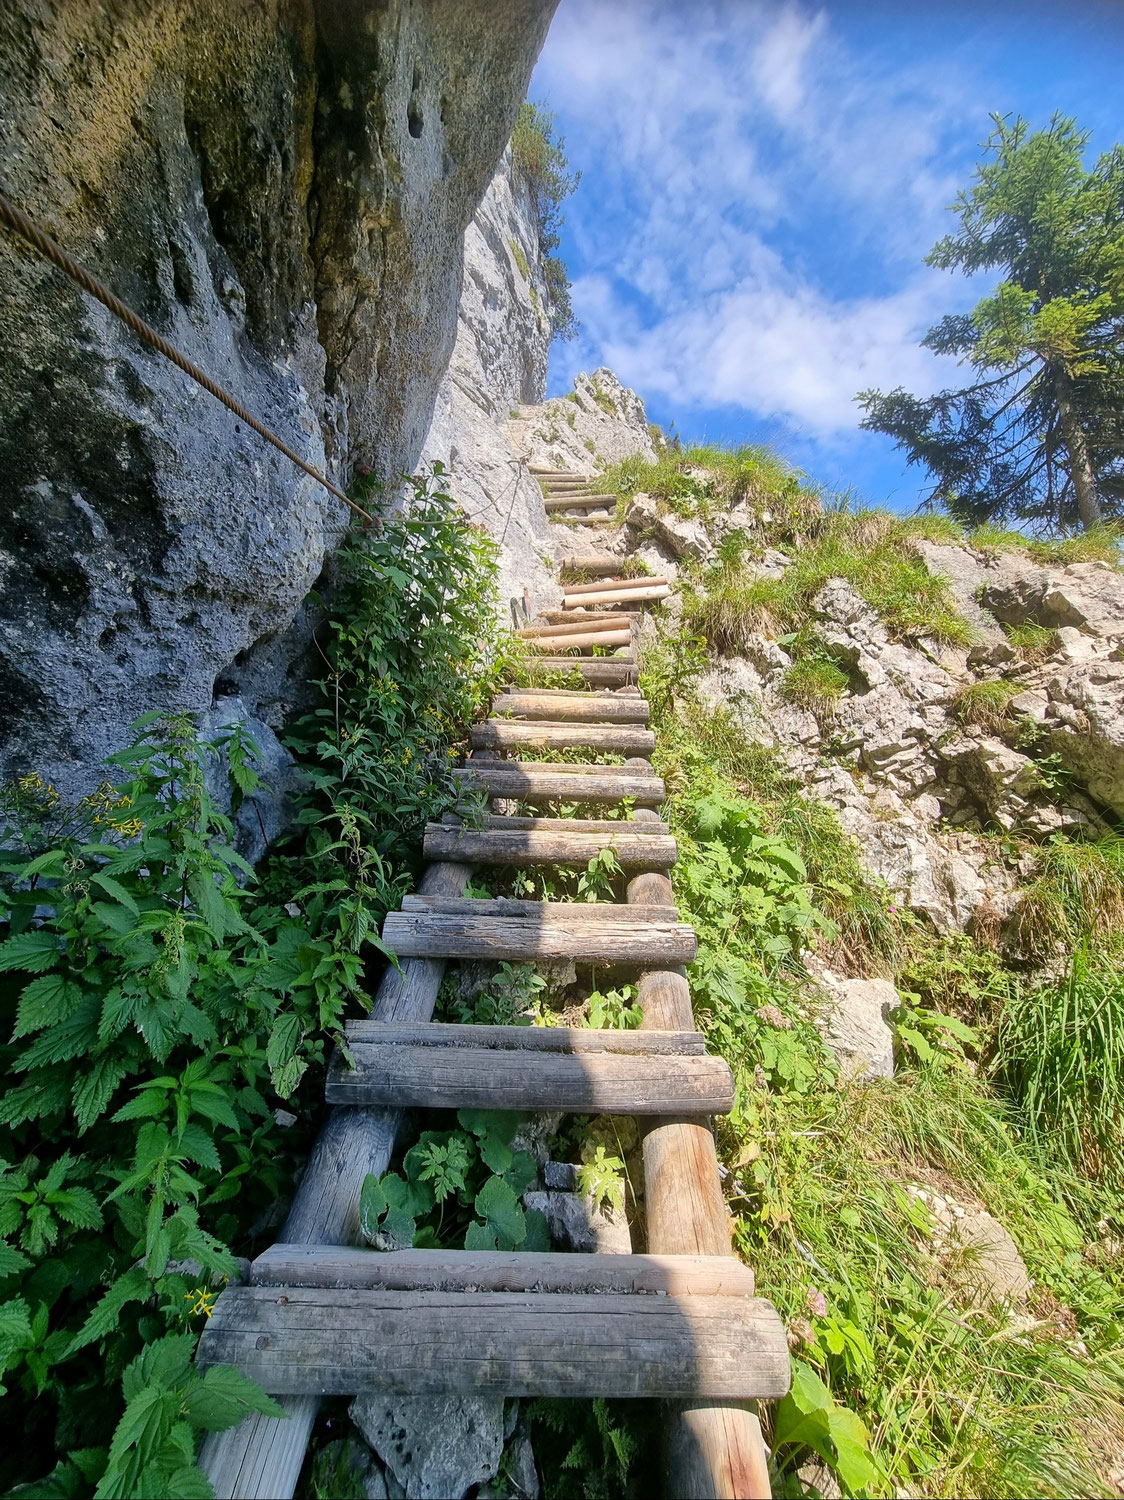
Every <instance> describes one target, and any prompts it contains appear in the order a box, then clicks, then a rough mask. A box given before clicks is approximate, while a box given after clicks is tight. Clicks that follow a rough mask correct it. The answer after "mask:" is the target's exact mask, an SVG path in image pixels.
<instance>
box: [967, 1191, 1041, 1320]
mask: <svg viewBox="0 0 1124 1500" xmlns="http://www.w3.org/2000/svg"><path fill="white" fill-rule="evenodd" d="M949 1245H950V1249H951V1251H952V1263H951V1264H950V1266H949V1271H948V1275H949V1279H950V1281H951V1282H952V1283H953V1285H954V1286H955V1287H956V1288H957V1290H958V1291H959V1293H960V1295H961V1296H962V1297H963V1298H964V1299H965V1300H966V1301H967V1302H968V1304H969V1305H970V1306H972V1307H988V1306H991V1305H994V1304H996V1303H998V1304H1000V1305H1003V1306H1007V1307H1017V1306H1019V1305H1021V1304H1023V1303H1025V1302H1026V1299H1027V1296H1028V1295H1029V1293H1030V1290H1031V1280H1030V1276H1029V1274H1028V1272H1027V1269H1026V1265H1025V1263H1024V1261H1023V1258H1022V1256H1021V1255H1020V1254H1019V1248H1018V1246H1017V1245H1016V1244H1015V1242H1014V1240H1013V1239H1012V1238H1011V1236H1010V1235H1009V1234H1008V1233H1007V1230H1006V1229H1005V1228H1004V1227H1003V1225H1002V1224H1001V1223H1000V1222H999V1220H998V1219H995V1218H993V1217H992V1216H991V1214H989V1213H987V1212H986V1211H984V1210H980V1211H978V1212H973V1213H966V1214H964V1215H963V1217H959V1216H958V1217H956V1218H954V1220H953V1225H952V1233H951V1235H950V1237H949Z"/></svg>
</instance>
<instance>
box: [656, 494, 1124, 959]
mask: <svg viewBox="0 0 1124 1500" xmlns="http://www.w3.org/2000/svg"><path fill="white" fill-rule="evenodd" d="M663 520H664V521H666V518H663ZM648 534H649V536H653V537H654V540H655V545H656V546H657V547H660V546H661V545H662V547H663V548H665V549H666V551H667V553H668V554H670V556H671V557H672V558H674V556H675V555H677V554H676V549H675V548H674V546H672V545H671V544H670V543H669V542H668V541H667V540H666V539H663V538H661V535H660V532H659V530H658V529H657V528H654V527H653V528H650V530H649V533H648ZM650 544H651V543H650ZM712 548H713V539H711V540H710V543H709V546H708V549H707V555H709V553H710V550H711V549H712ZM919 550H920V551H921V552H922V554H923V556H924V557H925V560H926V562H927V563H928V565H929V567H930V569H931V570H933V571H935V572H940V573H941V574H942V575H943V576H944V577H946V578H947V579H948V580H949V581H950V584H951V586H952V588H953V592H954V594H955V595H956V598H957V603H958V605H959V607H960V608H961V610H962V612H963V613H964V614H965V616H966V617H967V618H968V619H969V620H970V621H972V623H973V625H974V627H975V629H976V633H977V637H978V643H977V644H976V645H975V646H974V647H973V648H972V650H971V651H970V652H969V651H963V650H961V651H945V652H941V651H939V650H938V649H937V648H935V647H934V646H932V645H930V644H929V643H926V642H912V643H911V642H902V641H897V640H894V639H893V638H892V636H891V634H890V631H889V630H888V629H887V627H886V625H885V624H884V623H883V622H882V621H881V620H880V619H879V618H878V616H877V614H876V613H875V611H874V610H872V609H871V608H870V606H869V605H867V604H866V603H865V601H864V600H863V599H862V598H861V597H860V596H859V595H858V594H857V593H856V591H855V590H854V589H853V588H852V586H851V585H850V584H849V583H847V582H845V581H844V580H843V579H835V580H832V581H831V582H829V583H828V584H827V585H826V586H825V587H824V588H823V589H822V590H821V591H820V593H819V594H818V595H817V596H816V598H815V599H814V600H813V609H814V612H815V616H816V629H817V634H818V635H819V637H820V639H821V640H822V642H823V643H824V645H825V646H826V648H827V649H828V651H829V652H830V653H831V655H832V657H833V659H834V660H835V662H836V663H837V664H838V665H839V666H840V667H841V668H842V669H843V670H844V672H845V673H846V675H847V678H848V688H847V691H846V692H844V694H843V695H842V697H841V698H839V699H838V700H837V701H836V702H834V703H832V704H831V705H830V708H829V709H828V710H827V711H826V712H821V713H819V714H817V713H814V712H812V711H811V710H810V709H807V708H803V707H800V706H798V705H795V704H793V703H791V702H790V701H788V699H787V697H786V694H785V677H786V673H787V671H788V669H789V667H790V666H791V664H792V657H791V656H790V654H789V653H788V651H786V649H785V648H784V647H783V646H782V645H781V644H780V643H779V642H777V641H775V640H772V639H770V638H769V637H768V636H766V635H764V634H760V635H756V636H752V637H751V638H750V640H749V641H748V643H747V645H746V647H745V650H744V652H743V653H742V654H741V655H740V656H738V657H733V658H728V659H723V660H719V661H718V662H717V663H716V664H715V665H714V667H713V668H712V669H711V671H710V672H709V673H708V674H707V675H706V676H705V677H704V679H703V683H702V687H703V691H704V695H705V696H707V697H708V698H709V699H710V700H711V701H712V702H715V703H719V702H721V703H724V704H726V705H727V706H728V707H729V708H730V709H731V711H732V712H733V713H734V714H735V715H737V716H738V717H739V718H740V719H741V721H742V722H743V723H744V725H745V728H746V732H747V734H752V735H753V736H754V737H755V738H756V739H758V740H761V741H763V742H765V743H768V744H771V745H774V746H776V747H777V749H778V750H779V751H780V752H781V754H782V755H783V757H784V759H785V760H786V762H787V763H788V765H789V766H790V768H791V769H792V770H793V771H794V772H795V773H796V774H797V775H798V776H800V777H801V778H803V779H805V780H806V781H807V782H808V784H809V785H810V787H811V788H812V790H813V791H814V792H815V794H816V795H817V796H819V797H820V798H821V799H822V800H823V801H825V802H827V803H828V804H829V805H830V806H831V807H832V808H833V810H834V811H835V812H836V813H837V814H838V816H839V820H840V822H841V823H842V825H843V827H844V829H845V830H846V831H847V832H848V833H851V834H852V835H853V836H854V837H855V838H856V839H857V840H858V842H859V844H860V846H861V848H862V850H863V853H864V855H865V858H866V862H867V865H868V867H869V868H870V869H871V871H872V872H873V873H874V874H876V875H877V876H879V877H881V878H882V879H883V880H884V881H885V882H886V885H887V886H888V888H889V890H890V892H891V893H892V895H893V896H894V897H895V898H897V899H899V900H900V901H901V902H902V904H903V905H907V906H909V907H910V908H912V909H913V910H914V911H916V912H918V913H919V914H921V915H924V916H925V917H927V918H928V919H929V921H930V922H931V923H932V924H933V926H934V927H935V928H936V930H937V931H939V932H946V933H947V932H953V931H957V930H963V929H964V928H966V927H968V926H970V925H971V923H972V921H973V917H974V913H975V912H976V911H977V909H979V908H980V907H981V906H984V905H985V904H986V909H987V911H988V914H989V918H990V919H992V920H994V918H995V917H996V916H999V917H1005V916H1006V915H1007V914H1008V913H1009V911H1010V910H1011V907H1012V904H1013V892H1014V888H1015V885H1016V881H1017V876H1018V872H1017V871H1014V870H1012V869H1010V868H1008V867H1007V865H1006V864H1005V863H1004V861H1003V859H1002V858H1001V857H1000V854H999V853H998V851H997V850H996V847H995V844H994V841H992V840H990V839H988V838H987V837H985V836H984V835H985V834H986V832H987V831H988V830H994V829H996V828H999V829H1005V830H1008V831H1013V832H1017V833H1021V834H1026V835H1030V836H1034V837H1039V838H1041V837H1044V836H1047V835H1049V834H1052V833H1056V832H1066V831H1072V830H1074V829H1080V828H1092V829H1094V830H1097V829H1101V828H1103V827H1105V826H1106V820H1108V819H1110V818H1111V817H1112V816H1113V815H1119V814H1120V813H1121V811H1124V660H1122V659H1121V656H1122V651H1124V575H1121V574H1120V573H1118V572H1116V571H1115V570H1113V569H1111V568H1108V567H1107V566H1105V565H1103V564H1088V563H1084V564H1074V565H1071V566H1069V567H1028V566H1027V564H1026V560H1025V558H1022V559H1021V560H1020V559H1018V558H1015V557H1013V556H1012V555H1010V554H999V556H998V557H997V558H994V559H990V558H988V557H986V556H985V555H982V554H977V553H974V552H972V551H970V550H969V549H967V548H963V547H936V546H933V545H931V544H927V543H921V544H920V548H919ZM678 555H681V553H680V554H678ZM754 566H755V567H756V568H757V570H758V571H759V572H760V573H762V574H771V575H772V576H775V575H776V573H777V572H778V571H781V570H783V569H784V568H785V567H787V566H789V559H788V558H787V557H786V556H785V555H784V554H783V553H780V552H777V551H776V550H775V549H770V551H769V552H768V553H767V554H766V557H765V560H764V561H763V562H761V563H759V564H756V565H754ZM981 599H982V600H984V601H986V604H987V609H986V610H985V609H984V608H983V607H982V606H981V604H980V603H979V600H981ZM1000 618H1002V619H1003V620H1004V621H1005V622H1006V623H1007V624H1009V625H1023V624H1032V625H1042V626H1045V627H1046V628H1047V630H1053V632H1054V633H1053V635H1051V636H1049V637H1048V638H1047V639H1046V641H1045V643H1044V644H1043V645H1042V647H1041V648H1040V649H1039V651H1038V652H1037V653H1030V654H1029V656H1028V655H1027V654H1026V653H1022V654H1020V652H1019V651H1017V650H1016V649H1015V648H1014V647H1013V646H1012V645H1011V643H1010V641H1009V640H1008V636H1007V634H1006V633H1005V632H1004V630H1003V629H1002V628H1001V627H1000V625H999V624H998V620H999V619H1000ZM1063 619H1064V620H1065V621H1067V622H1068V623H1066V624H1063V625H1057V624H1056V622H1057V621H1060V620H1063ZM992 681H994V682H997V683H999V684H1001V685H1002V687H1003V695H1002V696H1003V704H1004V706H1003V707H1002V708H1001V709H1000V710H999V712H998V715H997V722H996V723H995V724H994V725H989V726H987V727H980V726H973V725H972V724H971V722H970V716H965V718H966V722H965V723H964V724H961V722H960V718H961V716H960V714H959V713H958V704H959V702H960V701H961V699H962V696H963V695H964V694H965V692H966V691H967V690H970V689H971V688H972V686H973V684H976V683H980V682H992Z"/></svg>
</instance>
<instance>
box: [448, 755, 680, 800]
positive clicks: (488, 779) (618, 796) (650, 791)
mask: <svg viewBox="0 0 1124 1500" xmlns="http://www.w3.org/2000/svg"><path fill="white" fill-rule="evenodd" d="M454 774H455V775H456V776H457V778H458V780H461V781H463V782H465V783H466V784H467V785H471V786H482V787H483V788H484V789H485V790H486V791H487V792H488V794H489V795H490V796H492V797H516V798H518V799H519V800H520V801H525V802H620V801H621V800H622V799H624V798H625V797H631V798H632V799H633V800H634V801H635V802H638V803H640V804H641V805H642V806H652V805H654V804H657V803H660V802H662V801H663V800H664V797H665V788H664V784H663V782H662V781H661V780H660V778H659V777H658V776H638V775H636V774H634V773H632V772H614V771H613V770H612V768H610V767H604V766H603V767H599V768H597V771H596V772H595V773H593V774H591V773H588V772H586V773H583V772H582V771H580V770H579V769H578V768H577V767H576V766H567V765H564V764H556V765H552V766H550V769H547V770H544V769H541V768H540V767H535V768H534V769H532V768H531V767H530V766H528V765H526V764H519V763H518V762H516V761H497V762H495V763H494V764H493V765H489V766H465V767H463V768H462V769H459V770H457V771H455V772H454Z"/></svg>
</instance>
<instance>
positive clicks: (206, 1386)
mask: <svg viewBox="0 0 1124 1500" xmlns="http://www.w3.org/2000/svg"><path fill="white" fill-rule="evenodd" d="M250 1411H256V1412H260V1413H261V1415H262V1416H264V1417H283V1416H284V1415H285V1413H284V1411H283V1410H282V1408H281V1407H280V1406H278V1404H277V1402H276V1401H275V1400H274V1399H273V1397H272V1396H267V1395H266V1393H265V1392H264V1391H263V1390H262V1389H261V1387H260V1386H258V1385H256V1384H255V1382H254V1381H252V1380H249V1379H248V1378H247V1377H246V1376H245V1375H241V1374H239V1372H238V1371H237V1370H235V1369H233V1368H232V1367H231V1366H229V1365H212V1366H211V1367H210V1368H209V1369H208V1370H205V1371H204V1373H203V1379H202V1380H201V1381H200V1382H199V1384H198V1385H195V1386H193V1387H192V1389H191V1390H190V1391H188V1393H187V1395H186V1397H185V1398H184V1402H183V1414H184V1416H185V1417H186V1418H187V1420H188V1421H189V1422H190V1423H191V1425H192V1426H193V1427H198V1428H202V1429H203V1430H204V1431H205V1432H224V1431H225V1430H226V1428H228V1427H233V1426H234V1424H235V1423H236V1422H240V1421H241V1420H242V1418H243V1417H244V1416H245V1415H246V1413H247V1412H250Z"/></svg>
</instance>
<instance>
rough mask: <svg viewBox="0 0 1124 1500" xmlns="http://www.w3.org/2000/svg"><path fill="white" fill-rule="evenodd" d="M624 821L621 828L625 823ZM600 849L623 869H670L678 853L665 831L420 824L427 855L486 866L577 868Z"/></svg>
mask: <svg viewBox="0 0 1124 1500" xmlns="http://www.w3.org/2000/svg"><path fill="white" fill-rule="evenodd" d="M513 821H514V820H513ZM520 821H522V820H520ZM527 821H528V822H529V821H532V820H530V819H528V820H527ZM533 821H534V822H536V823H548V822H550V821H551V819H548V818H536V819H534V820H533ZM557 821H558V822H565V823H570V824H576V823H578V822H579V821H580V820H579V819H577V818H572V819H571V818H564V819H563V818H560V819H558V820H557ZM596 821H609V820H596ZM624 826H625V828H626V829H627V826H628V825H627V824H625V825H624ZM603 849H612V851H613V853H614V854H615V855H616V857H617V863H618V864H619V865H620V866H621V868H622V869H625V870H636V869H649V870H665V869H670V868H671V866H672V865H673V864H674V863H675V861H676V857H677V854H678V848H677V845H676V842H675V840H674V839H673V838H671V837H670V836H669V835H666V834H664V835H660V834H657V835H656V836H654V837H653V836H652V835H648V836H646V837H645V836H642V835H637V834H634V833H631V832H627V831H626V832H624V833H617V832H615V831H613V832H610V831H608V830H598V829H597V828H596V826H594V827H593V828H592V829H590V830H588V831H581V830H579V829H577V828H573V827H571V828H569V829H554V828H518V827H514V828H501V827H492V826H486V827H484V828H456V827H450V826H446V825H444V824H440V823H431V824H430V825H429V827H428V828H427V829H426V832H425V844H424V853H425V856H426V858H427V859H460V860H464V861H466V862H470V863H472V864H487V865H568V866H571V867H577V868H578V869H584V868H585V866H586V865H587V864H588V863H589V861H590V860H591V859H593V858H594V856H595V855H597V854H600V853H601V851H602V850H603Z"/></svg>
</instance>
